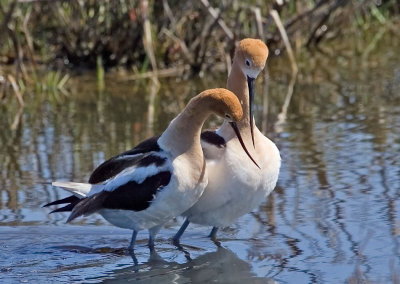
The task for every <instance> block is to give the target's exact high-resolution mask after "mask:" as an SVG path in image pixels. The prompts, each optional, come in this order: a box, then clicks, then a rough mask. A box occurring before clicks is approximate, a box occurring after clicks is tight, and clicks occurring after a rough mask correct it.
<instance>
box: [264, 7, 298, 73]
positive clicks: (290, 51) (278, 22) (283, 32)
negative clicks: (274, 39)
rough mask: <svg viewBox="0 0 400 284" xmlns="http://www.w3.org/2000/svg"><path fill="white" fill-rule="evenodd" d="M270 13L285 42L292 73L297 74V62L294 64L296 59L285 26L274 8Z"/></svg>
mask: <svg viewBox="0 0 400 284" xmlns="http://www.w3.org/2000/svg"><path fill="white" fill-rule="evenodd" d="M270 15H271V17H272V18H273V19H274V21H275V24H276V26H277V27H278V30H279V32H280V34H281V37H282V40H283V43H284V44H285V47H286V50H287V52H288V56H289V60H290V64H291V67H292V73H293V74H295V75H297V72H298V68H297V64H296V59H295V57H294V53H293V49H292V46H291V44H290V41H289V38H288V36H287V33H286V30H285V27H284V26H283V25H282V21H281V18H280V17H279V14H278V12H277V11H276V10H271V11H270Z"/></svg>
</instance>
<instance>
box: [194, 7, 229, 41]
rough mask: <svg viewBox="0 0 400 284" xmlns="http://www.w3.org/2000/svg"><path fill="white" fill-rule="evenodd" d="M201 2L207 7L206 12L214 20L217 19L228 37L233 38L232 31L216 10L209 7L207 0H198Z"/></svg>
mask: <svg viewBox="0 0 400 284" xmlns="http://www.w3.org/2000/svg"><path fill="white" fill-rule="evenodd" d="M200 2H201V4H203V6H204V7H205V8H206V9H207V11H208V13H210V15H211V16H212V17H213V18H214V20H217V22H218V25H219V26H220V27H221V28H222V30H223V31H224V32H225V34H226V36H227V37H228V38H229V39H230V40H233V39H234V36H233V32H232V31H231V30H230V29H229V28H228V26H227V25H226V24H225V22H224V21H223V20H222V19H221V18H220V17H219V13H218V11H217V10H216V9H215V8H213V7H211V5H210V3H209V2H208V0H200Z"/></svg>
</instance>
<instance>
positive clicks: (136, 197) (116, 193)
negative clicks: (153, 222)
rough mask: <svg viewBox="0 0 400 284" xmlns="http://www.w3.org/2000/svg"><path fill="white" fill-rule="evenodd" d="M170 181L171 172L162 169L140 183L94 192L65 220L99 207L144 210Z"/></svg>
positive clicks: (77, 205) (89, 212)
mask: <svg viewBox="0 0 400 284" xmlns="http://www.w3.org/2000/svg"><path fill="white" fill-rule="evenodd" d="M170 181H171V173H170V172H169V171H163V172H160V173H158V174H156V175H154V176H150V177H148V178H146V179H145V180H144V181H143V182H142V183H140V184H139V183H137V182H135V181H130V182H128V183H126V184H124V185H122V186H120V187H118V188H116V189H114V190H113V191H102V192H100V193H97V194H94V195H92V196H90V197H88V198H84V199H82V200H81V201H80V202H79V203H78V204H76V206H75V207H74V209H73V210H72V213H71V215H70V216H69V218H68V220H67V222H69V221H71V220H73V219H75V218H77V217H79V216H81V215H88V214H91V213H94V212H96V211H98V210H101V209H121V210H132V211H142V210H145V209H147V208H148V207H149V206H150V204H151V202H152V201H153V199H154V198H155V197H156V195H157V192H158V191H159V190H162V188H164V187H165V186H167V185H168V184H169V182H170Z"/></svg>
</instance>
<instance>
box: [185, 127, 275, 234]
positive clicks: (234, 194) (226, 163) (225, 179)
mask: <svg viewBox="0 0 400 284" xmlns="http://www.w3.org/2000/svg"><path fill="white" fill-rule="evenodd" d="M255 134H256V135H257V139H256V141H257V144H256V151H255V152H254V151H251V153H252V156H253V157H254V158H255V160H256V161H257V163H258V164H259V165H260V167H261V170H260V169H258V168H257V167H256V166H255V165H254V164H253V162H252V161H251V160H250V159H249V157H248V156H247V155H246V154H245V153H244V151H243V149H242V148H241V146H240V145H239V142H238V141H237V140H236V139H232V140H230V141H228V143H227V146H226V148H225V151H224V153H223V155H222V157H221V158H220V159H218V160H214V161H213V160H208V161H207V169H208V173H209V175H208V176H209V183H208V186H207V187H206V189H205V191H204V193H203V195H202V196H201V197H200V199H199V201H198V202H197V203H196V204H195V205H194V206H193V207H192V208H190V209H189V210H187V211H186V212H185V213H184V214H183V215H184V216H187V217H188V218H189V221H191V222H193V223H197V224H202V225H210V226H215V227H224V226H228V225H230V224H231V223H233V222H234V221H235V220H236V219H237V218H239V217H240V216H242V215H244V214H247V213H249V212H250V211H252V210H253V209H254V208H256V207H257V206H259V205H260V204H261V202H263V201H264V200H265V198H266V196H268V195H269V194H270V193H271V191H272V190H273V189H274V188H275V185H276V182H277V180H278V175H279V168H280V163H281V162H280V155H279V151H278V149H277V148H276V146H275V144H274V143H272V142H271V141H270V140H269V139H267V138H266V137H264V136H263V135H262V134H261V133H260V132H256V133H255ZM246 144H247V143H246ZM249 147H252V146H248V148H249Z"/></svg>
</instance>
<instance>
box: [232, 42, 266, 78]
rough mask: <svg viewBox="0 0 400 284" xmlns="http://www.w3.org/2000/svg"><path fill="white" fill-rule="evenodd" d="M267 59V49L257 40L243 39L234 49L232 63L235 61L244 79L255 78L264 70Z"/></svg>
mask: <svg viewBox="0 0 400 284" xmlns="http://www.w3.org/2000/svg"><path fill="white" fill-rule="evenodd" d="M267 58H268V47H267V46H266V45H265V43H264V42H262V41H261V40H259V39H253V38H245V39H243V40H241V41H240V42H239V45H238V47H237V48H236V52H235V57H234V59H233V60H234V61H237V63H238V64H239V66H240V68H241V70H242V71H243V73H244V75H245V76H246V77H250V78H254V79H255V78H257V76H258V74H259V73H260V72H261V71H262V70H263V69H264V66H265V62H266V61H267Z"/></svg>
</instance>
